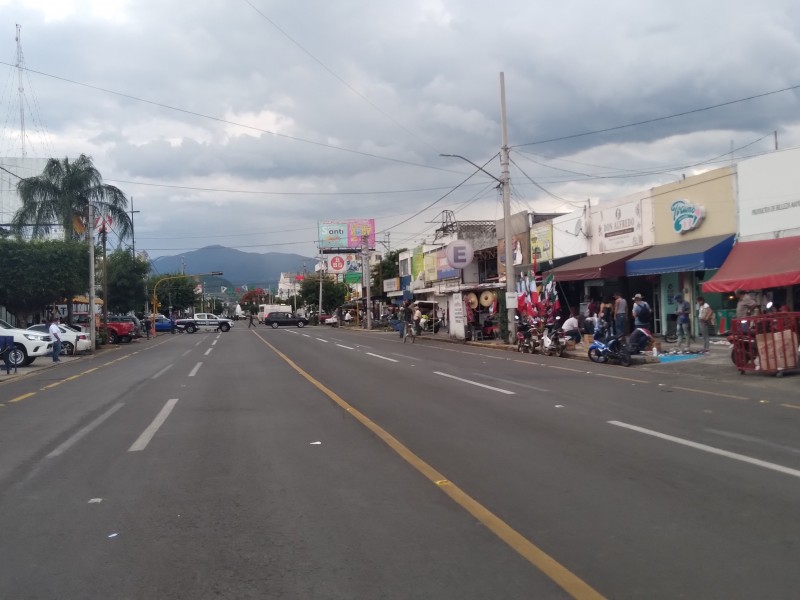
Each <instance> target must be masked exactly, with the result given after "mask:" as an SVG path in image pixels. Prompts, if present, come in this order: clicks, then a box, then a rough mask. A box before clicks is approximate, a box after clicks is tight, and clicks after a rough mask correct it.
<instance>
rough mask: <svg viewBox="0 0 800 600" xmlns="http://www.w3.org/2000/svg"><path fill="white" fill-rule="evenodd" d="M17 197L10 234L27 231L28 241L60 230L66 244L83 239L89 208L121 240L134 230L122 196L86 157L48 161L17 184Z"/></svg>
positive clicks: (88, 224)
mask: <svg viewBox="0 0 800 600" xmlns="http://www.w3.org/2000/svg"><path fill="white" fill-rule="evenodd" d="M17 193H18V194H19V197H20V200H22V206H21V207H20V209H19V210H18V211H17V212H16V213H15V214H14V217H13V219H12V220H11V231H12V232H13V233H15V234H16V235H17V236H22V235H23V234H24V233H25V232H27V231H30V237H31V238H33V239H38V238H42V237H44V236H46V235H48V234H49V233H50V232H51V231H52V230H53V229H54V228H56V227H62V228H63V229H64V240H65V241H71V240H79V239H82V238H83V236H84V235H85V234H87V232H88V231H90V230H91V229H90V228H91V227H93V226H94V223H89V205H90V204H91V205H92V206H93V207H94V209H95V210H94V212H95V215H96V216H98V217H107V218H110V219H111V222H112V224H113V227H114V231H115V232H116V233H117V235H119V237H120V240H122V239H125V238H127V237H129V236H130V235H131V232H132V230H133V225H132V223H131V218H130V215H129V214H128V213H127V210H128V199H127V198H126V197H125V194H123V193H122V191H121V190H120V189H119V188H117V187H115V186H113V185H108V184H105V183H103V178H102V176H101V175H100V171H98V170H97V169H96V168H95V166H94V163H93V162H92V159H91V157H88V156H86V155H85V154H81V155H80V157H78V160H76V161H72V162H70V160H69V158H64V159H63V160H58V159H56V158H51V159H50V160H48V161H47V164H46V165H45V167H44V171H42V174H41V175H36V176H34V177H28V178H26V179H21V180H20V181H19V182H18V183H17ZM87 237H88V235H87ZM87 241H88V240H87ZM84 289H85V286H84ZM67 320H68V321H72V302H68V303H67Z"/></svg>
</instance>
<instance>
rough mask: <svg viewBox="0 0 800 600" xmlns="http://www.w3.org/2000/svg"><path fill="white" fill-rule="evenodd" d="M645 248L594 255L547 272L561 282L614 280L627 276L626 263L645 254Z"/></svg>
mask: <svg viewBox="0 0 800 600" xmlns="http://www.w3.org/2000/svg"><path fill="white" fill-rule="evenodd" d="M644 250H645V248H637V249H636V250H624V251H622V252H609V253H607V254H592V255H591V256H584V257H583V258H579V259H578V260H574V261H572V262H570V263H567V264H566V265H562V266H560V267H556V268H555V269H551V270H550V271H547V274H550V273H552V274H553V275H554V276H555V278H556V279H558V280H559V281H578V280H586V279H614V278H617V277H623V276H624V275H625V261H627V260H628V259H629V258H633V257H634V256H636V255H637V254H640V253H641V252H643V251H644Z"/></svg>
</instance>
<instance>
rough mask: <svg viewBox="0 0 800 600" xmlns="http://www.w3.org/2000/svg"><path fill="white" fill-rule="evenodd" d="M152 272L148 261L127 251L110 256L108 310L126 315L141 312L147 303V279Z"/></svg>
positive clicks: (113, 253)
mask: <svg viewBox="0 0 800 600" xmlns="http://www.w3.org/2000/svg"><path fill="white" fill-rule="evenodd" d="M149 270H150V263H149V262H148V261H147V260H146V259H142V258H138V257H134V256H133V254H131V253H130V252H128V251H127V250H115V251H114V252H112V253H111V254H109V256H108V282H107V285H108V299H107V304H108V310H109V311H111V312H115V313H120V314H126V313H129V312H130V311H132V310H141V309H142V308H143V307H144V306H145V303H146V302H147V296H146V294H145V289H144V288H145V277H146V276H147V274H148V272H149Z"/></svg>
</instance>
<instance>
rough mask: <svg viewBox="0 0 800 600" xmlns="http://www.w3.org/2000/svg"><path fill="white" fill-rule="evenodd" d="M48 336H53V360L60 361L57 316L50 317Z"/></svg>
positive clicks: (59, 330) (59, 335) (59, 333)
mask: <svg viewBox="0 0 800 600" xmlns="http://www.w3.org/2000/svg"><path fill="white" fill-rule="evenodd" d="M48 333H49V334H50V337H52V338H53V362H60V361H61V359H60V358H59V356H61V327H59V326H58V317H53V318H52V319H50V328H49V329H48Z"/></svg>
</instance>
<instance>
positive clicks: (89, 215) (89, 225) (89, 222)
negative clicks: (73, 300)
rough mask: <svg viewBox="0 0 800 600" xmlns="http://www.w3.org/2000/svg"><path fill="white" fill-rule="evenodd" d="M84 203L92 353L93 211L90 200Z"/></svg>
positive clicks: (94, 334)
mask: <svg viewBox="0 0 800 600" xmlns="http://www.w3.org/2000/svg"><path fill="white" fill-rule="evenodd" d="M86 205H87V206H86V237H87V239H88V240H89V337H90V338H91V341H92V349H91V352H92V354H94V351H95V347H96V344H97V324H96V323H95V319H94V316H95V315H94V297H95V290H94V211H93V210H92V203H91V202H87V203H86Z"/></svg>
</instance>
